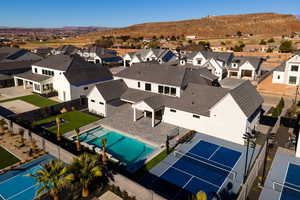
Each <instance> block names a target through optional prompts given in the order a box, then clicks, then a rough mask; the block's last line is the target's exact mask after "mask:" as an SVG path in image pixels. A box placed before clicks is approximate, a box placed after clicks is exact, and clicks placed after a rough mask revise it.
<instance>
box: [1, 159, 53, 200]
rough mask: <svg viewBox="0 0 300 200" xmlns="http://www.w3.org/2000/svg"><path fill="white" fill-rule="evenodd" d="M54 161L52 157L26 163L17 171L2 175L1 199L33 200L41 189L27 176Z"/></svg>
mask: <svg viewBox="0 0 300 200" xmlns="http://www.w3.org/2000/svg"><path fill="white" fill-rule="evenodd" d="M50 159H54V158H53V157H52V156H50V155H44V156H41V157H40V158H38V159H36V160H33V161H31V162H29V163H26V164H24V165H22V166H20V167H18V168H16V169H13V170H11V171H9V172H7V173H4V174H2V175H0V199H1V200H32V199H34V198H35V193H36V191H37V190H38V188H39V185H38V184H37V183H36V181H35V179H34V178H32V177H28V176H26V175H27V174H34V173H35V172H36V171H37V170H40V169H41V167H42V165H43V164H45V163H47V162H49V160H50Z"/></svg>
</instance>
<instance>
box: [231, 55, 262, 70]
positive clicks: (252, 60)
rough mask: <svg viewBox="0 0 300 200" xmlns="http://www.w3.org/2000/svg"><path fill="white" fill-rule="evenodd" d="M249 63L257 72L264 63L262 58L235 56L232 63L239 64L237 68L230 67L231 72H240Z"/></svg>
mask: <svg viewBox="0 0 300 200" xmlns="http://www.w3.org/2000/svg"><path fill="white" fill-rule="evenodd" d="M247 61H248V62H249V63H250V64H251V65H252V66H253V67H254V69H255V70H256V71H257V70H258V69H259V68H260V65H261V63H262V62H263V59H262V57H258V56H235V57H234V58H233V60H232V62H234V63H237V64H238V66H237V68H232V67H229V68H230V69H231V70H238V68H240V67H241V66H242V65H243V64H244V63H246V62H247Z"/></svg>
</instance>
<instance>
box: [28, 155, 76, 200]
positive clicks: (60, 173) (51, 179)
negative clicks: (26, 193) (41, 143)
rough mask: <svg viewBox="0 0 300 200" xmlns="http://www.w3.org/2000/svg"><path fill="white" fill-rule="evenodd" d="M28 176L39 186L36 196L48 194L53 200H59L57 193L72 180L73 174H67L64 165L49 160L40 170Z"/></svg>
mask: <svg viewBox="0 0 300 200" xmlns="http://www.w3.org/2000/svg"><path fill="white" fill-rule="evenodd" d="M28 176H31V177H34V178H35V179H36V181H37V183H38V184H39V185H40V187H39V189H38V190H37V191H36V195H37V196H38V195H41V194H43V193H49V194H50V195H51V196H52V197H53V199H54V200H59V192H60V191H62V189H63V188H64V187H66V186H67V185H68V184H69V183H70V182H71V181H73V180H74V176H73V174H69V173H68V169H67V167H66V166H65V164H64V163H63V162H61V161H57V160H51V161H50V162H49V163H47V164H45V165H44V166H43V167H42V169H41V170H38V171H37V172H36V173H34V174H29V175H28Z"/></svg>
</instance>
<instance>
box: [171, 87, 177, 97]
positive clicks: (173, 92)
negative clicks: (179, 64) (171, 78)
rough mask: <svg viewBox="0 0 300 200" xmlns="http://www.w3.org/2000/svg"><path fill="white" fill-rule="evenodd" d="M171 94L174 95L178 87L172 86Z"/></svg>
mask: <svg viewBox="0 0 300 200" xmlns="http://www.w3.org/2000/svg"><path fill="white" fill-rule="evenodd" d="M171 95H173V96H175V95H176V88H171Z"/></svg>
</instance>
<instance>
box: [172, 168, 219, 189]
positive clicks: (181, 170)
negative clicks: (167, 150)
mask: <svg viewBox="0 0 300 200" xmlns="http://www.w3.org/2000/svg"><path fill="white" fill-rule="evenodd" d="M172 168H174V169H175V170H177V171H180V172H182V173H185V174H187V175H189V176H191V177H193V178H196V179H199V180H201V181H203V182H205V183H207V184H209V185H212V186H214V187H216V188H219V187H220V186H218V185H216V184H214V183H211V182H209V181H207V180H204V179H202V178H200V177H197V176H194V175H192V174H190V173H189V172H186V171H184V170H182V169H179V168H177V167H172Z"/></svg>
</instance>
